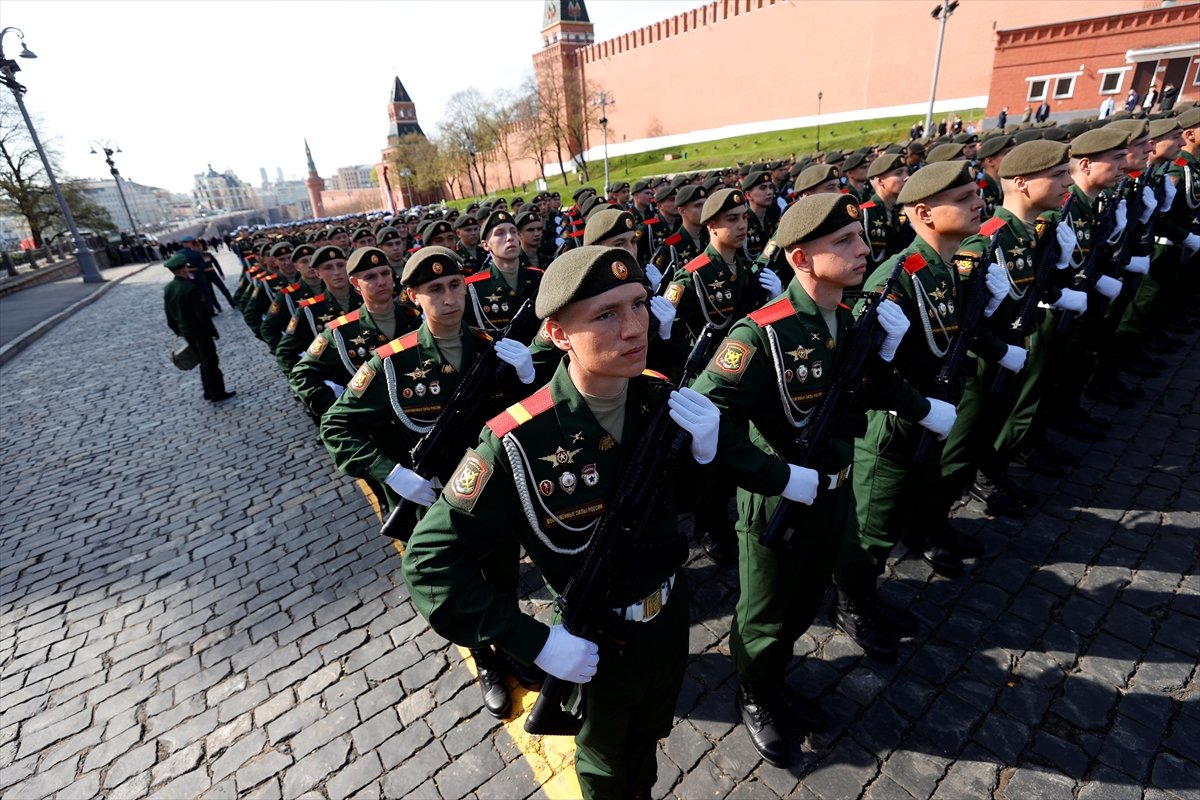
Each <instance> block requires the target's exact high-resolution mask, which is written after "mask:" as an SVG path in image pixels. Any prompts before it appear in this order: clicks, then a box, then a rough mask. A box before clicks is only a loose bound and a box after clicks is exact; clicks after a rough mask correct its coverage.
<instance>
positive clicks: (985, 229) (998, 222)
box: [979, 217, 1008, 239]
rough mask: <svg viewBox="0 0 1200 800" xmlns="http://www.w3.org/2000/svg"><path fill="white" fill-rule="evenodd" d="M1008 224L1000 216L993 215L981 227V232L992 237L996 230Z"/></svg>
mask: <svg viewBox="0 0 1200 800" xmlns="http://www.w3.org/2000/svg"><path fill="white" fill-rule="evenodd" d="M1007 224H1008V223H1007V222H1005V221H1004V220H1002V219H1000V217H992V218H991V219H989V220H988V221H987V222H985V223H983V225H981V226H980V227H979V232H980V233H982V234H983V235H984V236H986V237H988V238H989V239H990V238H992V236H993V235H995V233H996V231H998V230H1000V229H1001V228H1003V227H1004V226H1005V225H1007Z"/></svg>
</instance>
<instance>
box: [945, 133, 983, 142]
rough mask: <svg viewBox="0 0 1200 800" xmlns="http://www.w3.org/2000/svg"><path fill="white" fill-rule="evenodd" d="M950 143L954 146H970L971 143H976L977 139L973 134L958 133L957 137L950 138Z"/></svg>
mask: <svg viewBox="0 0 1200 800" xmlns="http://www.w3.org/2000/svg"><path fill="white" fill-rule="evenodd" d="M950 141H951V142H953V143H954V144H971V143H972V142H978V141H979V137H978V136H976V135H975V134H973V133H960V134H959V135H958V136H954V137H952V138H951V139H950Z"/></svg>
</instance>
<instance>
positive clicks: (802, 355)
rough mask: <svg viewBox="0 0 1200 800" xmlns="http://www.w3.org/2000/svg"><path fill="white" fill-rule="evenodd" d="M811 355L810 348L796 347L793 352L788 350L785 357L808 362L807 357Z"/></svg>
mask: <svg viewBox="0 0 1200 800" xmlns="http://www.w3.org/2000/svg"><path fill="white" fill-rule="evenodd" d="M812 353H813V348H811V347H800V346H797V347H796V349H795V350H789V351H788V352H787V355H789V356H791V357H792V358H794V359H796V360H797V361H808V357H809V356H811V355H812ZM806 371H807V370H806Z"/></svg>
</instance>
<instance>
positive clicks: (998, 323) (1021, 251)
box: [973, 187, 1091, 356]
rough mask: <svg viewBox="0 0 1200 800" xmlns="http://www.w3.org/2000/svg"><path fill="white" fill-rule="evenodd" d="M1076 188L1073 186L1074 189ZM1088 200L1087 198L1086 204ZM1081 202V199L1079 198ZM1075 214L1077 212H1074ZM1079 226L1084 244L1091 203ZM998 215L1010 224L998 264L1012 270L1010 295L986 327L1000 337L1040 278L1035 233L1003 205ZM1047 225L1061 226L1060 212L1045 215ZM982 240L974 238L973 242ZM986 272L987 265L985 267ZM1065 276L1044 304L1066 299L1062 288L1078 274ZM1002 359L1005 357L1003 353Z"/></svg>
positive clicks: (1056, 281)
mask: <svg viewBox="0 0 1200 800" xmlns="http://www.w3.org/2000/svg"><path fill="white" fill-rule="evenodd" d="M1074 188H1075V187H1072V189H1074ZM1086 200H1087V198H1084V201H1085V202H1086ZM1076 202H1078V198H1077V199H1076ZM1072 213H1073V214H1074V213H1076V212H1074V211H1073V212H1072ZM1078 213H1079V215H1080V216H1079V220H1078V222H1079V224H1076V234H1077V235H1079V236H1080V239H1079V241H1080V244H1081V245H1083V244H1084V243H1085V242H1089V241H1090V236H1091V232H1090V231H1091V226H1090V220H1091V216H1090V204H1089V205H1088V207H1087V208H1080V210H1079V212H1078ZM996 216H997V217H999V218H1000V219H1002V220H1004V222H1005V223H1006V224H1005V226H1004V230H1003V231H1001V233H1000V242H999V246H998V247H997V248H996V261H997V263H999V264H1003V265H1004V267H1005V268H1006V269H1007V270H1008V284H1009V289H1008V296H1007V297H1006V298H1004V300H1003V301H1001V303H1000V307H999V308H997V309H996V311H995V313H993V314H992V316H990V317H988V318H987V319H986V320H985V322H984V325H983V327H984V328H987V329H989V330H992V331H995V332H996V333H997V334H998V335H1000V336H1003V335H1004V333H1005V332H1006V331H1007V330H1009V328H1011V326H1012V323H1013V322H1014V321H1015V320H1016V318H1017V311H1018V309H1019V307H1020V305H1021V301H1022V298H1023V297H1024V296H1025V291H1026V290H1027V289H1028V288H1029V287H1030V286H1031V285H1032V284H1033V281H1034V278H1035V277H1036V275H1037V270H1036V263H1037V257H1038V255H1037V241H1036V237H1035V235H1034V232H1033V231H1030V230H1029V228H1028V227H1027V226H1026V225H1025V222H1024V221H1023V220H1021V219H1019V218H1018V217H1017V216H1016V215H1015V214H1013V213H1012V212H1011V211H1009V210H1008V209H1007V208H1004V207H1003V206H1001V207H1000V208H997V209H996ZM1045 216H1046V219H1047V224H1050V225H1057V224H1058V215H1057V213H1056V212H1052V213H1051V214H1047V215H1045ZM1085 229H1086V230H1087V231H1088V233H1087V236H1086V237H1084V236H1082V235H1081V234H1080V231H1081V230H1085ZM975 238H978V237H973V239H975ZM1075 260H1076V261H1077V262H1079V263H1082V262H1081V261H1079V253H1078V251H1077V252H1076V254H1075ZM984 268H985V269H986V266H985V267H984ZM1060 272H1061V273H1062V274H1061V275H1056V276H1055V277H1054V279H1053V280H1052V281H1051V282H1050V284H1049V285H1048V286H1047V287H1046V291H1045V293H1044V294H1043V295H1042V299H1041V302H1043V303H1046V304H1053V303H1054V302H1055V301H1056V300H1058V298H1059V297H1061V296H1062V288H1063V286H1065V285H1066V284H1068V283H1070V282H1071V276H1072V275H1073V274H1074V273H1073V272H1072V271H1071V270H1070V269H1069V268H1068V269H1063V270H1060ZM1000 355H1001V356H1003V355H1004V354H1003V353H1001V354H1000Z"/></svg>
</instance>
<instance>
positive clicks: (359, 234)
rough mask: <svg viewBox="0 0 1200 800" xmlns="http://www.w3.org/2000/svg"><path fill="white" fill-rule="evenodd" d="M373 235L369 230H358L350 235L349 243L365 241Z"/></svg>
mask: <svg viewBox="0 0 1200 800" xmlns="http://www.w3.org/2000/svg"><path fill="white" fill-rule="evenodd" d="M374 235H375V234H374V233H373V232H372V231H371V229H370V228H359V229H358V230H356V231H355V232H354V233H353V234H351V236H350V241H352V242H357V241H358V240H359V239H365V238H367V237H368V236H374Z"/></svg>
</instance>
